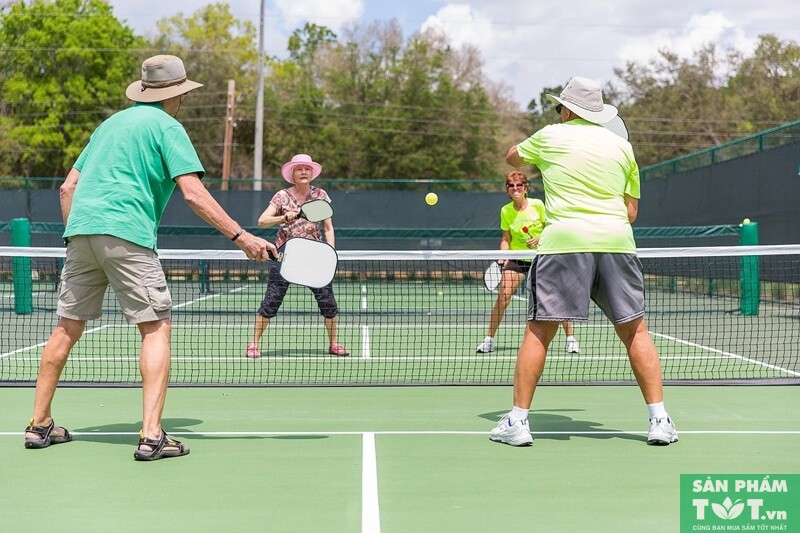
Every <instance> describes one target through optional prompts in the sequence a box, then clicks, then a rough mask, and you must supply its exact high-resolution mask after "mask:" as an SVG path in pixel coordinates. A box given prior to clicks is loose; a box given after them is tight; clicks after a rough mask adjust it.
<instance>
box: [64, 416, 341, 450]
mask: <svg viewBox="0 0 800 533" xmlns="http://www.w3.org/2000/svg"><path fill="white" fill-rule="evenodd" d="M161 423H162V426H163V427H164V430H165V431H166V432H167V434H168V435H173V434H180V435H179V436H177V437H176V438H178V439H181V438H183V437H186V438H188V439H191V440H255V439H258V440H261V439H280V440H289V439H290V440H317V439H327V438H329V437H328V435H244V434H237V435H207V434H204V433H203V432H194V431H192V430H191V429H189V428H190V427H191V426H196V425H198V424H202V423H203V421H202V420H198V419H196V418H165V419H163V420H162V421H161ZM68 429H69V428H68ZM140 429H142V422H141V420H140V421H138V422H120V423H116V424H105V425H102V426H88V427H83V428H74V429H70V431H74V432H76V433H81V434H80V435H75V438H74V440H77V441H86V442H100V443H104V444H124V445H126V446H130V444H131V439H132V438H133V439H134V440H135V439H136V436H135V435H136V434H137V433H139V430H140Z"/></svg>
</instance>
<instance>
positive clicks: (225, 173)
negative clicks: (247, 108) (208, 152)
mask: <svg viewBox="0 0 800 533" xmlns="http://www.w3.org/2000/svg"><path fill="white" fill-rule="evenodd" d="M235 93H236V82H235V81H234V80H228V105H227V111H226V113H225V140H224V141H223V142H222V190H223V191H227V190H228V182H229V181H230V178H231V151H232V150H233V104H234V101H235V99H234V94H235Z"/></svg>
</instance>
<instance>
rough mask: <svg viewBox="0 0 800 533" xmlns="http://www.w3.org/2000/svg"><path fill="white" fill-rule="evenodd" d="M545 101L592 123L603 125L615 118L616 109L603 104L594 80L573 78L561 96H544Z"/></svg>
mask: <svg viewBox="0 0 800 533" xmlns="http://www.w3.org/2000/svg"><path fill="white" fill-rule="evenodd" d="M546 96H547V99H548V100H550V101H551V102H553V103H556V104H563V105H564V107H566V108H567V109H569V110H570V111H572V112H573V113H575V114H576V115H578V116H579V117H581V118H583V119H586V120H588V121H589V122H594V123H595V124H605V123H606V122H608V121H609V120H611V119H613V118H614V117H616V116H617V108H616V107H614V106H613V105H609V104H604V103H603V91H602V89H601V88H600V84H598V83H597V82H596V81H594V80H590V79H589V78H583V77H581V76H573V77H572V79H571V80H569V83H567V86H566V87H564V90H563V91H561V96H553V95H552V94H548V95H546Z"/></svg>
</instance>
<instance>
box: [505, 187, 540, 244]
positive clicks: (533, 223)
mask: <svg viewBox="0 0 800 533" xmlns="http://www.w3.org/2000/svg"><path fill="white" fill-rule="evenodd" d="M544 220H545V218H544V203H543V202H542V201H541V200H538V199H536V198H528V205H527V206H526V207H525V209H523V210H522V211H517V210H516V209H514V202H509V203H507V204H506V205H504V206H503V207H501V208H500V229H501V230H503V231H507V232H509V234H511V242H510V243H509V247H508V249H509V250H527V249H528V245H527V244H525V243H527V242H528V241H529V240H530V239H531V238H533V237H538V236H539V235H541V233H542V229H544Z"/></svg>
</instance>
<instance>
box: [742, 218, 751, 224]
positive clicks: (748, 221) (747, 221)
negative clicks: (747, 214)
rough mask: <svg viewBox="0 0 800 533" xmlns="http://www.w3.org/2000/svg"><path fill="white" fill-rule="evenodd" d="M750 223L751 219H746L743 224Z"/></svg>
mask: <svg viewBox="0 0 800 533" xmlns="http://www.w3.org/2000/svg"><path fill="white" fill-rule="evenodd" d="M749 223H750V219H749V218H746V219H744V220H742V224H749Z"/></svg>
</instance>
